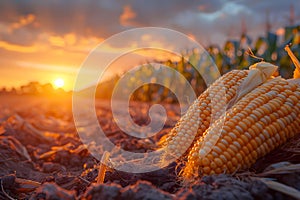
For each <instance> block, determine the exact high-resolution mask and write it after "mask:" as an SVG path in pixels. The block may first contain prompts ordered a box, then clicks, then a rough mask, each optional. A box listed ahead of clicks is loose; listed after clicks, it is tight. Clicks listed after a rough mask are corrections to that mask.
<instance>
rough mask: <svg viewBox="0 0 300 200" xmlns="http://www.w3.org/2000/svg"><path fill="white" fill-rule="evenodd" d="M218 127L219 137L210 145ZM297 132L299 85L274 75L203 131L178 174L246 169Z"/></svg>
mask: <svg viewBox="0 0 300 200" xmlns="http://www.w3.org/2000/svg"><path fill="white" fill-rule="evenodd" d="M222 122H224V124H223V123H222ZM218 130H222V132H221V137H220V138H217V139H216V138H215V139H216V140H217V142H216V144H215V145H214V146H212V144H211V142H210V141H211V140H212V139H214V137H215V132H216V131H218ZM299 132H300V87H299V86H297V85H296V84H294V83H292V82H290V81H287V80H284V79H282V78H280V77H277V78H274V79H272V80H270V81H268V82H267V83H265V84H263V85H261V86H259V87H257V88H256V89H254V90H253V91H252V92H250V93H248V94H247V95H246V96H244V97H243V98H242V99H241V100H240V101H238V102H237V103H236V104H235V105H233V107H232V108H231V109H229V110H228V111H227V112H226V114H225V115H223V116H221V117H220V118H219V119H218V120H217V121H216V122H215V123H214V124H213V125H212V126H211V127H209V128H208V129H207V130H206V131H205V133H204V134H203V136H202V137H200V138H199V139H198V140H197V142H195V144H194V145H193V147H192V149H191V151H189V154H188V161H187V163H186V166H185V168H184V169H183V170H182V172H181V176H182V177H183V179H184V180H185V181H191V180H192V179H193V178H194V177H197V176H202V175H208V174H215V173H217V174H218V173H223V172H226V173H233V172H235V171H237V170H242V169H247V168H249V167H250V166H251V165H252V164H254V163H255V161H256V160H257V159H258V158H259V157H262V156H264V155H266V154H267V153H269V152H270V151H272V150H274V149H275V148H276V147H278V146H279V145H281V144H283V143H284V142H286V141H287V140H288V139H289V138H291V137H293V136H294V135H295V134H297V133H299Z"/></svg>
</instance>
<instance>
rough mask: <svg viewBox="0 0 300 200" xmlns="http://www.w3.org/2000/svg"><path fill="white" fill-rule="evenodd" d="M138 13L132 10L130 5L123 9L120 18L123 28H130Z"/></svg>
mask: <svg viewBox="0 0 300 200" xmlns="http://www.w3.org/2000/svg"><path fill="white" fill-rule="evenodd" d="M135 17H136V13H135V12H134V11H133V10H132V8H131V6H130V5H126V6H124V7H123V12H122V14H121V16H120V24H121V25H122V26H130V25H132V24H134V23H133V21H132V20H133V19H135Z"/></svg>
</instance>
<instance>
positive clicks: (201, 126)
mask: <svg viewBox="0 0 300 200" xmlns="http://www.w3.org/2000/svg"><path fill="white" fill-rule="evenodd" d="M247 74H248V70H244V71H241V70H233V71H231V72H229V73H227V74H225V75H224V76H222V77H221V78H220V79H218V80H217V81H216V82H215V83H213V84H212V86H211V87H209V88H208V89H207V90H206V91H205V92H204V93H202V94H201V95H200V96H199V97H198V99H197V100H196V101H195V102H194V103H193V104H192V106H191V107H190V108H189V109H188V111H187V113H186V114H185V115H184V116H183V117H182V118H181V119H180V120H179V121H178V122H177V124H176V125H175V127H174V128H173V129H172V130H171V131H170V132H169V133H168V134H167V135H166V136H165V137H164V138H162V139H161V141H160V145H161V146H163V147H165V148H166V152H165V154H164V156H163V158H162V160H163V162H164V160H165V159H167V160H168V159H172V157H177V158H178V157H180V156H181V155H185V152H188V151H186V150H188V149H189V147H190V146H192V145H191V144H193V141H196V140H197V139H198V138H199V137H201V136H202V134H203V133H204V132H205V130H206V129H207V128H208V127H209V126H210V123H211V121H213V120H212V119H211V117H212V116H213V115H212V108H211V106H210V105H211V103H212V101H214V102H213V104H214V106H215V110H221V107H222V106H223V107H224V106H225V105H226V103H228V102H229V101H230V100H231V99H232V98H233V97H234V96H235V94H236V90H237V88H238V86H239V85H240V83H241V82H242V81H243V80H244V78H245V77H247ZM222 89H225V91H224V94H225V98H224V97H222V96H220V95H219V94H220V90H222ZM221 93H222V92H221ZM224 100H225V101H226V102H224ZM214 114H215V115H214V116H213V117H214V118H215V119H217V118H219V117H220V113H214ZM168 157H170V158H168Z"/></svg>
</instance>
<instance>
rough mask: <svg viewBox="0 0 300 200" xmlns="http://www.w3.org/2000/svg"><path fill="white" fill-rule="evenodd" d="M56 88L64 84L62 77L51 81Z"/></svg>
mask: <svg viewBox="0 0 300 200" xmlns="http://www.w3.org/2000/svg"><path fill="white" fill-rule="evenodd" d="M53 84H54V86H55V87H56V88H62V87H63V86H64V85H65V81H64V80H63V79H62V78H57V79H55V80H54V81H53Z"/></svg>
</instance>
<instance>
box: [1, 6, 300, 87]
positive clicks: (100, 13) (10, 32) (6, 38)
mask: <svg viewBox="0 0 300 200" xmlns="http://www.w3.org/2000/svg"><path fill="white" fill-rule="evenodd" d="M291 5H293V6H294V10H295V19H296V20H295V23H297V24H299V23H300V4H299V0H285V1H276V2H275V1H270V0H263V1H261V0H253V1H247V0H245V1H243V0H210V1H202V0H199V1H192V0H191V1H186V0H151V1H150V0H149V1H138V0H136V1H129V0H98V1H95V0H65V1H62V0H52V1H44V0H40V1H34V0H1V1H0V54H1V58H0V88H1V87H3V86H5V87H7V88H11V87H12V86H14V87H18V86H20V85H22V84H26V83H28V82H29V81H39V82H41V83H47V82H53V81H54V80H56V79H57V78H62V79H63V80H64V81H65V86H64V89H66V90H70V89H72V87H73V82H74V80H75V78H76V73H77V71H78V69H79V68H80V65H81V63H82V62H83V61H84V60H85V58H86V57H87V55H88V53H89V52H90V51H91V50H92V49H93V48H95V47H96V46H97V45H98V44H99V43H100V42H102V41H103V40H105V39H107V38H108V37H110V36H112V35H113V34H117V33H119V32H121V31H124V30H128V29H131V28H137V27H148V26H154V27H164V28H170V29H173V30H176V31H180V32H182V33H185V34H187V35H189V36H190V37H192V38H194V39H195V40H196V41H197V42H199V43H200V44H202V45H203V46H207V45H208V44H211V43H212V44H219V45H220V46H221V45H223V43H224V41H225V40H226V39H227V38H237V37H239V35H240V34H241V24H242V20H244V22H245V24H246V29H247V33H248V35H250V36H251V37H252V38H255V37H257V36H258V35H262V34H264V32H265V30H266V28H265V23H266V12H269V19H270V21H271V23H272V27H271V29H272V31H274V32H276V31H277V30H278V29H279V28H281V27H284V26H286V25H288V24H289V15H290V6H291ZM149 42H151V41H149ZM156 42H157V41H156ZM159 42H161V43H163V42H164V41H159ZM107 51H110V52H113V51H118V49H117V48H116V49H113V48H108V49H107ZM120 67H121V66H120Z"/></svg>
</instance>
